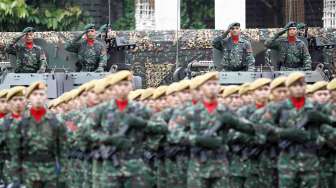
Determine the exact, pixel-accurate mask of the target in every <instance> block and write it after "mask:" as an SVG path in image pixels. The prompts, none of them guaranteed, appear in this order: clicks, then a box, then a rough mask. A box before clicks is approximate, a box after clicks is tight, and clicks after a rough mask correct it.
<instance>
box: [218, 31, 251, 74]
mask: <svg viewBox="0 0 336 188" xmlns="http://www.w3.org/2000/svg"><path fill="white" fill-rule="evenodd" d="M213 60H214V64H215V67H216V70H218V71H253V70H254V63H255V59H254V57H253V52H252V47H251V43H250V42H249V41H248V40H245V39H243V38H242V37H240V38H239V41H238V44H234V43H233V42H232V38H231V37H229V38H224V37H222V36H219V37H216V38H215V39H214V41H213Z"/></svg>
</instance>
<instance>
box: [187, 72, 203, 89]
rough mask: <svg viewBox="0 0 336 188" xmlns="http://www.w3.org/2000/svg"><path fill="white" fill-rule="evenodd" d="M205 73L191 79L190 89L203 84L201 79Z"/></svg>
mask: <svg viewBox="0 0 336 188" xmlns="http://www.w3.org/2000/svg"><path fill="white" fill-rule="evenodd" d="M202 76H203V75H200V76H196V77H195V78H193V79H191V80H190V82H191V83H190V89H197V88H198V87H199V86H201V84H200V83H201V82H200V80H201V79H202Z"/></svg>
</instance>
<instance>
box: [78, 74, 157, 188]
mask: <svg viewBox="0 0 336 188" xmlns="http://www.w3.org/2000/svg"><path fill="white" fill-rule="evenodd" d="M115 76H116V77H115V78H114V80H115V83H116V84H115V86H114V87H115V89H116V99H115V100H111V101H110V102H108V103H106V104H104V108H98V109H97V110H95V111H94V112H93V113H89V115H88V116H87V118H86V119H85V120H84V121H83V122H82V123H83V125H82V126H81V128H82V130H81V134H82V135H81V136H82V137H83V138H82V139H84V140H86V142H88V143H89V144H91V147H98V148H99V150H100V153H99V154H100V157H101V158H102V162H103V169H102V173H101V181H100V183H101V187H102V188H105V187H109V188H111V187H151V186H152V178H153V177H151V176H150V170H149V169H148V167H147V166H146V165H145V163H144V162H143V160H142V158H141V156H142V153H141V152H142V151H143V145H142V140H143V139H144V138H145V135H144V128H145V127H146V125H147V120H148V119H149V117H150V115H151V112H150V111H149V109H147V108H145V107H143V106H141V105H140V104H137V103H134V102H131V101H128V100H127V95H128V93H129V92H130V91H131V88H132V85H131V80H132V75H131V73H130V72H129V71H121V72H118V73H116V75H115Z"/></svg>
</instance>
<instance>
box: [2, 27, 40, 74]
mask: <svg viewBox="0 0 336 188" xmlns="http://www.w3.org/2000/svg"><path fill="white" fill-rule="evenodd" d="M34 31H35V29H34V28H32V27H27V28H25V29H24V30H23V31H22V33H23V34H21V35H20V36H19V37H17V38H16V39H14V41H13V42H12V43H11V44H9V45H8V46H7V48H6V51H7V53H9V54H12V55H15V56H16V66H15V72H16V73H36V72H38V73H43V72H45V71H46V69H47V58H46V55H45V52H44V51H43V49H42V47H40V46H38V45H36V44H34V42H33V40H34ZM22 37H24V42H25V43H24V44H20V43H18V42H19V40H20V39H21V38H22Z"/></svg>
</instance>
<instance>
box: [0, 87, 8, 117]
mask: <svg viewBox="0 0 336 188" xmlns="http://www.w3.org/2000/svg"><path fill="white" fill-rule="evenodd" d="M7 93H8V90H1V91H0V119H2V118H4V117H5V116H6V114H7V113H8V106H7V100H6V95H7Z"/></svg>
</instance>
